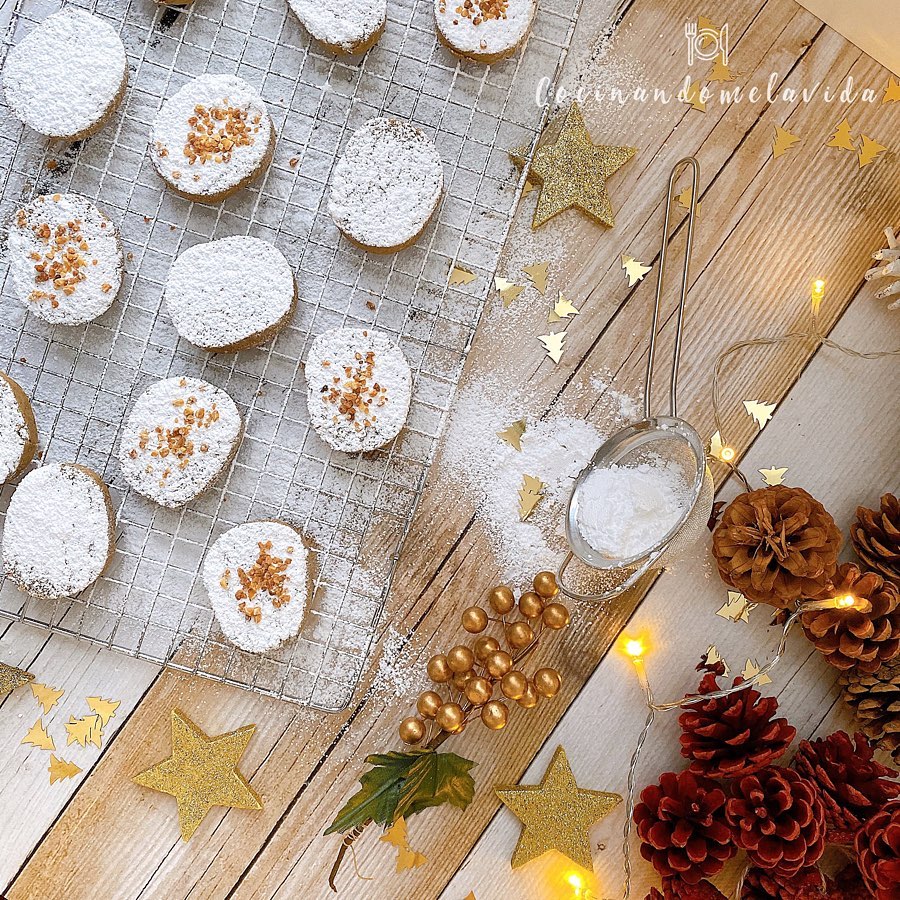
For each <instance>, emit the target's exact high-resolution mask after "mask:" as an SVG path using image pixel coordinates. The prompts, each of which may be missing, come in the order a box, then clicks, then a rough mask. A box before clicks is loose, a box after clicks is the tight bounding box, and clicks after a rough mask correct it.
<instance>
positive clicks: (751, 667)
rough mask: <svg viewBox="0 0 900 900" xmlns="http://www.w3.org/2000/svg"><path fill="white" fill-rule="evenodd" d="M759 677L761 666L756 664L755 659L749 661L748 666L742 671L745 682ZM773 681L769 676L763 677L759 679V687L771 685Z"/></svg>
mask: <svg viewBox="0 0 900 900" xmlns="http://www.w3.org/2000/svg"><path fill="white" fill-rule="evenodd" d="M757 675H759V666H758V665H757V664H756V660H755V659H748V660H747V664H746V665H745V666H744V668H743V669H741V676H742V677H743V679H744V681H749V680H750V679H751V678H754V677H755V676H757ZM771 683H772V679H771V678H769V676H768V675H761V676H760V677H759V679H757V681H756V685H757V687H762V686H763V685H764V684H771Z"/></svg>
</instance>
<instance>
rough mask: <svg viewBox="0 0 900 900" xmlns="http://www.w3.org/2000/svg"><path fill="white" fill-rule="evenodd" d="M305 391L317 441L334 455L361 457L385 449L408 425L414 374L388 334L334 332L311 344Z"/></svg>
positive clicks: (320, 337)
mask: <svg viewBox="0 0 900 900" xmlns="http://www.w3.org/2000/svg"><path fill="white" fill-rule="evenodd" d="M306 391H307V393H306V402H307V405H308V407H309V417H310V421H311V423H312V426H313V428H315V430H316V433H317V434H318V435H319V437H320V438H322V440H323V441H325V443H326V444H328V445H329V446H331V447H334V449H335V450H342V451H344V452H345V453H360V452H364V451H367V450H376V449H377V448H378V447H383V446H384V445H385V444H387V443H389V442H390V441H392V440H393V439H394V438H395V437H396V436H397V435H398V434H399V433H400V429H401V428H403V426H404V425H405V424H406V417H407V415H408V414H409V402H410V398H411V394H412V374H411V372H410V369H409V363H408V362H407V361H406V357H405V356H404V355H403V351H402V350H401V349H400V348H399V347H397V346H395V345H394V344H392V343H391V341H390V339H389V338H388V337H387V335H384V334H381V333H379V332H377V331H358V330H355V329H352V328H335V329H332V330H331V331H326V332H325V333H324V334H320V335H319V336H318V337H317V338H316V339H315V340H314V341H313V344H312V347H311V348H310V351H309V357H308V359H307V361H306Z"/></svg>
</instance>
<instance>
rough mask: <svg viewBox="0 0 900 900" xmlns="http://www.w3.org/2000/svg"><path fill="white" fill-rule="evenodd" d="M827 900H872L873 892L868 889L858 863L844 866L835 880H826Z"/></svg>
mask: <svg viewBox="0 0 900 900" xmlns="http://www.w3.org/2000/svg"><path fill="white" fill-rule="evenodd" d="M825 882H826V884H827V889H826V892H825V896H826V897H827V900H872V892H871V891H870V890H869V889H868V888H867V887H866V885H865V882H864V881H863V880H862V875H860V874H859V869H858V868H857V867H856V863H850V864H849V865H846V866H844V868H843V869H841V871H840V872H838V873H837V875H835V876H834V878H826V879H825Z"/></svg>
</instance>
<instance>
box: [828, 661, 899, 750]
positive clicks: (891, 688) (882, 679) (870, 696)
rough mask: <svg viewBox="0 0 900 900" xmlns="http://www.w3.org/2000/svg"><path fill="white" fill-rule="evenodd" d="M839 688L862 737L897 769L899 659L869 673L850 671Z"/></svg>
mask: <svg viewBox="0 0 900 900" xmlns="http://www.w3.org/2000/svg"><path fill="white" fill-rule="evenodd" d="M840 684H841V687H842V688H843V689H844V691H843V696H844V700H845V702H846V703H847V705H848V706H849V707H850V708H851V709H852V710H853V712H854V714H855V716H856V719H857V721H858V722H859V725H860V729H861V730H862V732H863V734H865V736H866V737H867V738H869V740H871V741H875V745H876V746H877V747H878V748H879V749H880V750H884V751H885V752H887V753H890V754H891V757H892V758H893V760H894V762H895V763H897V764H898V765H900V657H897V658H896V659H892V660H891V661H890V662H886V663H885V664H884V665H883V666H881V668H880V669H878V671H877V672H873V673H869V672H860V671H859V670H857V669H851V670H850V671H849V672H845V673H844V674H843V675H841V680H840Z"/></svg>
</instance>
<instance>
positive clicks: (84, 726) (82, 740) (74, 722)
mask: <svg viewBox="0 0 900 900" xmlns="http://www.w3.org/2000/svg"><path fill="white" fill-rule="evenodd" d="M66 732H67V734H68V737H67V738H66V746H67V747H68V746H69V744H78V745H79V746H81V747H87V745H88V744H93V745H94V746H95V747H100V746H102V743H103V724H102V722H101V719H100V716H98V715H97V714H96V713H94V714H93V715H90V716H84V717H83V718H81V719H76V718H75V716H69V721H68V722H66Z"/></svg>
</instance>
